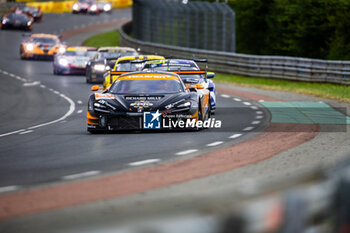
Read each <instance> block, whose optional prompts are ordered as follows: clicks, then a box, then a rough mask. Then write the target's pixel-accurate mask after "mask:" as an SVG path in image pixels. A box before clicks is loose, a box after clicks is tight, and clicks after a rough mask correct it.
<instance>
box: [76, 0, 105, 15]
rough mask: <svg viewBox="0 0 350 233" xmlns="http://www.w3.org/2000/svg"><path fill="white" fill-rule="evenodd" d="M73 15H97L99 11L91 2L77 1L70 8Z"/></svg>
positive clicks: (89, 0)
mask: <svg viewBox="0 0 350 233" xmlns="http://www.w3.org/2000/svg"><path fill="white" fill-rule="evenodd" d="M72 12H73V14H78V13H90V14H99V13H100V10H99V9H98V7H97V3H96V2H95V1H91V0H79V1H77V2H75V3H74V4H73V6H72Z"/></svg>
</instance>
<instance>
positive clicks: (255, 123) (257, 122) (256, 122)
mask: <svg viewBox="0 0 350 233" xmlns="http://www.w3.org/2000/svg"><path fill="white" fill-rule="evenodd" d="M259 123H260V121H253V122H252V125H257V124H259Z"/></svg>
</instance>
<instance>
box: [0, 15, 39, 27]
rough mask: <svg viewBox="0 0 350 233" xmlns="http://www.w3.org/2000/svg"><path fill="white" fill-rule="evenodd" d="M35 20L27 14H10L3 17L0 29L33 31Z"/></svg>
mask: <svg viewBox="0 0 350 233" xmlns="http://www.w3.org/2000/svg"><path fill="white" fill-rule="evenodd" d="M33 23H34V19H33V18H32V17H30V16H27V15H26V14H22V13H20V14H18V13H10V14H6V15H4V16H2V17H1V22H0V28H1V29H7V28H14V29H22V30H28V31H30V30H32V29H33Z"/></svg>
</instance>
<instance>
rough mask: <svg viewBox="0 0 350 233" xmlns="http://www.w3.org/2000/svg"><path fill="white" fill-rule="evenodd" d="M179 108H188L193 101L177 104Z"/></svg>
mask: <svg viewBox="0 0 350 233" xmlns="http://www.w3.org/2000/svg"><path fill="white" fill-rule="evenodd" d="M176 107H177V108H187V107H191V102H189V101H188V102H185V103H183V104H180V105H178V106H176Z"/></svg>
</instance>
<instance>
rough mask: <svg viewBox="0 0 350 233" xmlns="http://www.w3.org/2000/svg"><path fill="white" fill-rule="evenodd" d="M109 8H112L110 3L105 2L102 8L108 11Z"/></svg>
mask: <svg viewBox="0 0 350 233" xmlns="http://www.w3.org/2000/svg"><path fill="white" fill-rule="evenodd" d="M111 8H112V7H111V5H109V4H106V5H104V7H103V10H104V11H110V10H111Z"/></svg>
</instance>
